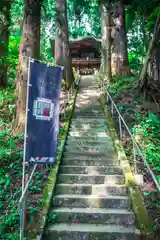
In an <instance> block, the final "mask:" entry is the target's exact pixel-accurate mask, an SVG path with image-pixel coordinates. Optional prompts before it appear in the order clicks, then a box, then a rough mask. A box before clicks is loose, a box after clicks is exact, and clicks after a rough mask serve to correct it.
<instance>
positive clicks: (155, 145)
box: [109, 77, 160, 239]
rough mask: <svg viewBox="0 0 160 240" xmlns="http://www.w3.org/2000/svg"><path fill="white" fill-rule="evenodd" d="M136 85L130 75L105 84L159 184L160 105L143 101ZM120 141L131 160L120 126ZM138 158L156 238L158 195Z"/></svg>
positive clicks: (159, 227)
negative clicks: (107, 84) (108, 85)
mask: <svg viewBox="0 0 160 240" xmlns="http://www.w3.org/2000/svg"><path fill="white" fill-rule="evenodd" d="M136 84H137V81H136V79H135V78H134V77H121V78H115V79H114V80H113V82H112V84H111V85H110V87H109V91H110V93H111V95H112V97H113V99H114V101H115V103H116V105H117V106H118V109H119V111H120V113H121V115H122V116H123V118H124V120H125V122H126V123H127V126H128V127H129V129H130V131H131V132H132V134H134V136H135V138H136V140H137V142H138V143H139V145H140V147H141V149H142V152H143V154H144V156H145V158H146V159H147V162H148V163H149V166H150V167H151V169H152V171H153V173H154V174H155V176H156V179H157V181H158V182H159V184H160V105H159V106H157V104H155V103H154V102H153V101H152V100H151V99H149V100H146V99H145V98H144V96H143V95H141V94H139V93H138V92H137V89H136ZM114 119H115V120H116V121H115V122H116V128H117V131H119V124H118V118H114ZM122 143H123V146H124V147H125V151H126V154H127V156H128V157H129V156H132V159H133V155H132V149H133V145H132V141H131V138H130V136H129V135H128V134H127V132H126V131H125V130H124V128H123V135H122ZM130 160H131V159H130ZM139 160H140V164H139V166H140V167H139V169H138V170H139V172H141V173H142V174H143V175H144V185H143V189H142V192H143V193H144V199H145V203H146V206H147V208H148V211H149V213H150V216H151V217H152V219H153V220H154V230H155V232H156V236H157V238H156V239H159V238H158V235H160V211H159V210H160V196H159V195H158V194H157V191H156V188H155V185H154V183H153V181H152V178H151V176H150V174H149V173H148V171H147V168H146V166H145V164H143V161H142V159H139ZM137 165H138V164H137Z"/></svg>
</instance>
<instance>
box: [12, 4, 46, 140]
mask: <svg viewBox="0 0 160 240" xmlns="http://www.w3.org/2000/svg"><path fill="white" fill-rule="evenodd" d="M41 5H42V0H25V2H24V18H23V27H22V38H21V44H20V50H19V63H18V66H17V76H16V94H17V101H16V109H15V119H14V121H13V126H12V128H13V134H14V135H16V134H18V133H22V132H23V131H24V123H25V117H26V93H27V76H28V75H27V67H28V66H27V63H28V57H31V58H35V59H39V56H40V23H41Z"/></svg>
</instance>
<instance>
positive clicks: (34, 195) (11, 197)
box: [0, 86, 67, 240]
mask: <svg viewBox="0 0 160 240" xmlns="http://www.w3.org/2000/svg"><path fill="white" fill-rule="evenodd" d="M62 98H63V96H62ZM15 99H16V98H15V88H14V87H12V86H9V87H8V88H7V89H5V90H1V91H0V239H1V240H9V239H12V240H14V239H19V222H20V219H19V204H18V201H19V199H20V196H21V182H22V159H23V142H24V139H23V136H22V135H19V136H17V137H13V136H12V131H11V126H12V119H13V116H14V107H15ZM62 102H63V101H62V100H61V106H62V105H63V104H62ZM66 123H67V122H66V121H64V120H63V119H62V120H61V121H60V133H59V144H60V142H61V139H62V140H63V133H64V130H65V124H66ZM58 151H59V148H58ZM50 170H51V168H49V169H48V168H45V167H37V169H36V171H35V174H34V176H33V179H32V180H31V183H30V185H29V191H28V195H27V196H29V199H30V201H27V206H26V221H27V222H28V223H29V222H30V223H31V222H32V220H33V216H34V215H35V214H36V212H37V211H39V209H40V206H41V203H42V193H43V189H44V186H45V185H46V183H47V179H48V175H49V172H50ZM13 233H14V234H13Z"/></svg>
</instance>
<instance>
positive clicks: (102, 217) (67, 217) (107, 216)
mask: <svg viewBox="0 0 160 240" xmlns="http://www.w3.org/2000/svg"><path fill="white" fill-rule="evenodd" d="M50 214H52V215H56V223H65V222H67V223H91V224H111V225H112V224H117V225H123V226H130V225H134V224H135V215H134V213H133V212H130V211H128V210H126V209H105V208H55V209H53V210H52V211H51V212H50Z"/></svg>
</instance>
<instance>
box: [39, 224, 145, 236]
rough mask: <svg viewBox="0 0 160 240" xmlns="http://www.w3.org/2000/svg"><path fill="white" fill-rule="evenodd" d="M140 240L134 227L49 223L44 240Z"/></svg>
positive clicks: (138, 233)
mask: <svg viewBox="0 0 160 240" xmlns="http://www.w3.org/2000/svg"><path fill="white" fill-rule="evenodd" d="M53 239H57V240H128V239H129V240H140V239H141V238H140V232H139V231H138V230H137V229H136V228H135V227H134V226H130V227H124V226H117V225H99V224H77V223H76V224H74V223H73V224H64V223H61V224H51V225H50V226H49V227H48V228H47V229H46V232H45V236H44V240H53Z"/></svg>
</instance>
